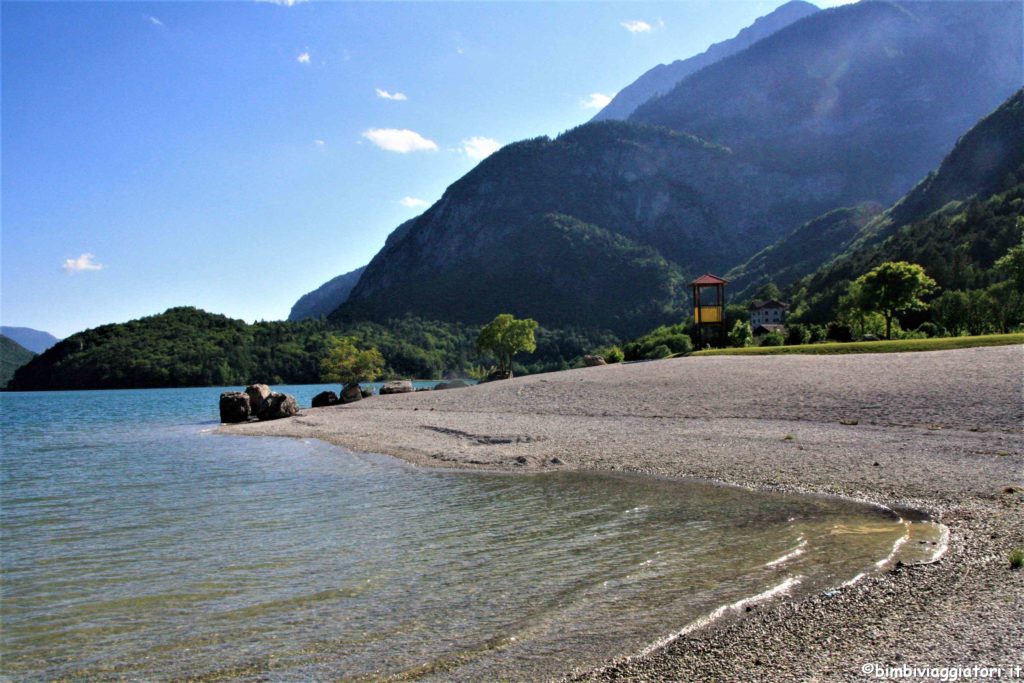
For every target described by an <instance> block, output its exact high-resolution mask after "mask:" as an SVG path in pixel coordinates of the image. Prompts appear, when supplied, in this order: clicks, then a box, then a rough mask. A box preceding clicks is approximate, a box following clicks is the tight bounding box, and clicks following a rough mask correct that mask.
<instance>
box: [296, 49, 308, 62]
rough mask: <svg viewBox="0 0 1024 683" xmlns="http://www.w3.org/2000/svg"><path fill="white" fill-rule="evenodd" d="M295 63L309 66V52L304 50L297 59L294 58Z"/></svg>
mask: <svg viewBox="0 0 1024 683" xmlns="http://www.w3.org/2000/svg"><path fill="white" fill-rule="evenodd" d="M295 61H297V62H298V63H299V64H309V50H306V51H305V52H303V53H302V54H300V55H299V56H298V57H296V58H295Z"/></svg>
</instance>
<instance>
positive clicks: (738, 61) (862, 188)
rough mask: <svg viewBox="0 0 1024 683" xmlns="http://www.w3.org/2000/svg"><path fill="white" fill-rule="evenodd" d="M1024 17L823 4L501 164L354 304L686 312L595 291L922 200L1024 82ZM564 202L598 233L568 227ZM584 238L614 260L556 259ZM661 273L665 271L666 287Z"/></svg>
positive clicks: (620, 328)
mask: <svg viewBox="0 0 1024 683" xmlns="http://www.w3.org/2000/svg"><path fill="white" fill-rule="evenodd" d="M1021 21H1022V5H1021V3H1019V2H911V3H905V4H897V3H886V2H867V3H858V4H855V5H847V6H843V7H839V8H836V9H831V10H826V11H821V12H816V13H814V14H811V15H810V16H807V17H805V18H804V19H801V20H798V21H797V22H795V23H793V24H791V25H790V26H788V27H786V28H783V29H781V30H779V31H778V32H776V33H774V34H772V35H770V36H769V37H767V38H765V39H763V40H761V41H759V42H757V43H755V44H754V45H753V46H751V47H750V48H748V49H747V50H744V51H742V52H740V53H738V54H736V55H733V56H732V57H728V58H726V59H723V60H721V61H719V62H717V63H715V64H713V65H711V66H708V67H706V68H704V69H702V70H700V71H698V72H697V73H694V74H692V75H691V76H689V77H687V78H686V79H684V80H683V81H682V82H681V83H680V84H679V85H678V86H676V88H675V89H673V90H672V91H671V92H670V93H668V94H666V95H665V96H664V97H660V98H656V99H654V100H651V101H649V102H648V103H647V104H645V105H643V106H642V107H641V108H640V109H639V110H637V112H636V114H634V115H633V116H632V117H631V119H630V121H629V122H617V121H602V122H597V123H590V124H587V125H585V126H581V127H579V128H577V129H575V130H572V131H569V132H568V133H565V134H563V135H561V136H559V137H558V138H557V139H554V140H551V139H548V138H539V139H535V140H528V141H524V142H520V143H516V144H512V145H508V146H506V147H505V148H504V149H502V150H500V151H499V152H497V153H495V154H493V155H492V156H490V157H488V158H487V159H486V160H484V161H483V162H481V163H480V164H479V165H478V166H477V167H476V168H475V169H474V170H472V171H471V172H469V173H468V174H467V175H465V176H464V177H463V178H461V179H460V180H458V181H457V182H455V183H454V184H453V185H452V186H451V187H449V188H448V190H447V191H446V192H445V194H444V196H443V197H442V198H441V199H440V200H439V201H438V202H437V203H436V204H434V205H433V206H432V207H431V208H430V209H428V210H427V211H426V212H425V213H424V214H423V215H422V216H420V217H418V218H416V219H415V220H413V221H411V222H409V223H406V224H404V225H403V226H401V228H400V229H399V230H396V231H395V232H394V233H393V234H392V236H391V237H389V239H388V242H387V244H386V245H385V247H384V248H383V249H382V250H381V251H380V252H379V253H378V254H377V256H375V257H374V259H373V260H372V261H371V263H370V264H369V265H368V266H367V269H366V271H365V272H364V273H363V275H362V277H361V278H360V280H359V283H358V284H357V285H356V287H355V288H354V289H353V290H352V292H351V294H350V296H349V299H348V301H347V302H346V303H345V304H343V305H342V306H341V307H340V308H339V309H338V311H337V312H336V317H337V318H339V319H369V320H388V319H392V318H395V317H401V316H403V315H406V314H413V315H419V316H422V317H426V318H430V319H437V320H450V321H461V322H466V323H479V322H484V321H486V320H487V319H489V318H490V317H492V316H493V315H494V314H496V313H499V312H502V311H510V312H516V313H518V314H523V315H532V316H533V317H535V318H537V319H538V320H540V321H541V322H542V324H545V325H551V326H562V325H575V324H580V322H579V318H580V316H579V315H578V311H582V310H588V311H591V314H592V315H593V316H595V317H594V318H592V319H591V320H590V323H591V324H592V325H593V326H595V327H607V328H609V329H612V330H614V331H616V332H618V333H619V334H629V333H630V332H632V331H633V330H634V326H635V325H639V324H640V323H641V321H644V320H647V319H648V318H649V317H650V316H651V315H652V314H653V313H652V312H653V311H657V310H663V311H672V310H677V309H678V308H679V307H680V305H681V302H680V301H679V300H678V299H677V298H674V297H678V296H679V293H678V291H677V290H674V289H673V288H671V287H667V288H666V287H663V286H662V285H661V284H658V285H657V288H656V289H655V290H652V291H645V290H644V289H643V287H642V286H641V285H640V284H639V283H638V284H637V285H636V286H633V287H631V288H630V290H629V292H628V297H627V298H624V297H617V298H616V299H615V304H614V306H612V305H608V306H605V307H604V308H600V307H597V308H596V309H595V308H594V307H592V304H591V302H592V301H593V300H594V296H593V294H592V292H594V291H604V292H606V291H608V290H607V289H606V286H607V285H609V283H611V282H612V281H613V280H614V278H617V277H618V276H619V272H618V270H617V269H621V268H625V267H627V264H629V263H632V262H634V260H635V259H636V258H641V257H640V252H639V251H636V249H639V248H650V249H653V250H654V251H655V252H656V254H657V256H658V257H660V258H661V259H664V261H665V263H666V264H668V265H669V266H677V267H679V268H680V269H681V271H682V272H684V273H685V274H687V275H693V274H697V273H699V272H703V271H712V272H720V273H724V272H725V271H727V270H729V269H730V268H732V267H734V266H737V265H739V264H742V263H744V262H745V261H746V260H747V259H749V258H750V257H751V256H753V255H754V254H756V253H757V252H758V251H760V250H761V249H763V248H764V247H766V246H769V245H771V244H772V243H774V242H776V241H777V240H779V239H780V238H782V237H784V236H785V235H787V234H789V233H791V232H792V231H794V230H796V229H797V228H798V227H800V226H801V225H802V224H804V223H806V222H807V221H810V220H812V219H814V218H816V217H818V216H822V215H824V214H826V213H827V212H829V211H831V210H833V209H836V208H840V207H844V206H857V205H859V204H861V203H863V202H872V201H873V202H878V203H880V204H882V205H888V204H891V203H892V202H893V201H895V200H896V199H897V198H898V197H899V196H901V195H902V194H904V193H906V192H907V191H908V190H909V189H910V188H911V187H912V186H913V185H914V183H915V182H917V181H918V180H919V179H920V178H921V177H923V176H924V175H925V174H926V173H927V172H928V171H929V170H931V169H933V168H935V167H936V166H937V165H938V163H939V162H940V161H941V159H942V157H943V156H944V155H945V154H946V153H947V152H948V151H949V150H950V149H951V148H952V147H953V144H954V143H955V142H956V140H957V137H958V135H960V134H961V133H962V132H964V131H966V130H968V129H969V128H970V127H971V126H972V125H973V124H974V123H975V122H977V121H978V119H980V118H981V117H982V116H984V115H985V114H987V113H988V112H990V111H992V110H993V109H994V108H995V107H996V106H998V105H999V103H1000V102H1002V101H1003V100H1004V99H1005V98H1006V97H1008V96H1009V95H1010V94H1012V93H1013V92H1014V91H1015V90H1017V89H1018V88H1019V87H1020V84H1021V73H1022V69H1021V35H1020V30H1019V28H1020V25H1021ZM638 122H642V123H644V124H652V126H653V127H652V126H648V125H636V124H637V123H638ZM670 129H675V130H670ZM690 133H695V134H696V135H690ZM548 215H557V216H559V217H560V218H559V219H558V225H561V226H563V228H564V226H567V225H574V226H587V228H586V229H585V230H584V229H579V230H576V229H572V230H570V232H571V233H572V236H571V237H567V232H566V230H565V229H558V230H555V229H552V227H551V223H550V221H548V222H545V220H543V218H544V217H545V216H548ZM825 225H826V224H823V223H818V224H815V225H814V226H812V228H813V229H816V230H817V229H821V228H823V227H825ZM835 227H836V226H835V225H832V228H835ZM830 229H831V228H830ZM844 230H845V232H843V234H844V235H845V236H846V237H849V232H850V226H849V225H847V226H846V228H845V229H844ZM588 234H589V235H590V237H587V236H586V235H588ZM608 235H613V236H621V237H623V238H625V239H626V240H627V241H628V246H627V245H624V244H623V243H620V242H618V241H616V240H610V239H608V238H607V236H608ZM598 236H600V237H598ZM567 244H571V245H573V246H572V249H576V250H579V253H587V254H589V255H590V258H591V259H593V261H594V262H595V263H598V262H599V263H603V264H605V265H604V267H603V269H594V270H593V272H588V273H587V277H585V278H584V277H582V271H580V270H574V269H575V268H577V267H578V262H577V261H573V262H572V263H571V264H567V265H566V267H565V268H563V269H561V270H560V269H559V268H558V266H557V265H555V263H554V261H553V259H552V254H555V253H566V252H565V250H566V246H565V245H567ZM601 245H604V246H601ZM597 249H610V250H613V252H616V253H613V254H606V255H605V257H606V258H604V257H602V258H598V256H597V255H596V251H595V250H597ZM497 264H515V270H514V272H515V273H516V277H515V278H504V279H503V278H495V277H494V276H493V273H492V269H494V268H497V267H498V265H497ZM810 267H812V265H811V262H809V261H808V262H805V263H804V264H803V265H801V266H800V267H799V268H798V269H797V270H798V271H801V270H803V269H805V268H810ZM658 268H659V269H660V266H659V267H658ZM661 272H662V273H663V276H659V277H654V278H652V279H650V280H649V282H651V283H664V282H666V277H668V276H667V273H668V271H667V270H663V269H662V270H661ZM569 273H574V274H576V275H577V276H578V277H571V276H568V274H569ZM602 274H603V276H604V277H606V278H607V279H606V280H605V281H603V282H598V281H597V279H595V278H601V277H602ZM669 279H671V278H669ZM556 290H557V296H554V295H552V294H551V293H552V292H555V291H556ZM538 292H548V293H549V294H548V295H547V296H538ZM527 301H529V302H530V305H529V307H527V306H526V305H525V304H524V302H527Z"/></svg>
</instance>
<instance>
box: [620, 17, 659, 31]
mask: <svg viewBox="0 0 1024 683" xmlns="http://www.w3.org/2000/svg"><path fill="white" fill-rule="evenodd" d="M620 25H621V26H622V28H624V29H626V30H627V31H629V32H630V33H650V32H651V31H653V30H654V27H653V26H651V25H650V24H648V23H647V22H646V21H641V20H639V19H633V20H631V21H623V22H621V24H620Z"/></svg>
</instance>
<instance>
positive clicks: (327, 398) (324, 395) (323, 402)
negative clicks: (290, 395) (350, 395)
mask: <svg viewBox="0 0 1024 683" xmlns="http://www.w3.org/2000/svg"><path fill="white" fill-rule="evenodd" d="M337 402H338V395H337V394H336V393H334V392H333V391H321V392H320V393H319V394H317V395H316V396H314V397H313V407H314V408H325V407H327V406H333V405H334V404H335V403H337Z"/></svg>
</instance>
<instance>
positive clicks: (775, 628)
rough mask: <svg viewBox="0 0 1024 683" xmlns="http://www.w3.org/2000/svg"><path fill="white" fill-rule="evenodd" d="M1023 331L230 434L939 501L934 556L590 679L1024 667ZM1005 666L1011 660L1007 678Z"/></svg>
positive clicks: (652, 373) (622, 378) (444, 398)
mask: <svg viewBox="0 0 1024 683" xmlns="http://www.w3.org/2000/svg"><path fill="white" fill-rule="evenodd" d="M1022 390H1024V347H1022V346H1009V347H990V348H979V349H965V350H957V351H937V352H928V353H907V354H886V355H849V356H835V357H829V356H770V357H706V358H681V359H674V360H666V361H656V362H650V363H640V364H632V365H617V366H606V367H599V368H588V369H584V370H574V371H569V372H563V373H554V374H549V375H537V376H533V377H524V378H517V379H515V380H512V381H510V382H498V383H493V384H488V385H483V386H478V387H473V388H469V389H461V390H451V391H443V392H422V393H417V394H407V395H398V396H385V397H374V398H372V399H368V400H365V401H362V402H360V403H356V404H353V405H350V406H339V407H333V408H322V409H317V410H311V409H307V410H303V411H302V414H301V415H300V416H298V417H296V418H293V419H290V420H281V421H278V422H270V423H250V424H245V425H236V426H231V427H225V428H223V431H224V432H226V433H232V434H251V435H272V436H296V437H306V438H319V439H324V440H327V441H330V442H332V443H336V444H339V445H343V446H346V447H348V448H351V449H353V450H360V451H369V452H382V453H388V454H391V455H396V456H399V457H402V458H405V459H406V460H409V461H411V462H413V463H417V464H420V465H425V466H443V467H469V468H488V469H507V470H515V469H544V468H567V467H568V468H579V469H610V470H626V471H632V472H642V473H654V474H659V475H667V476H676V477H682V476H697V477H702V478H708V479H716V480H721V481H725V482H730V483H736V484H743V485H749V486H755V487H758V488H766V489H787V490H799V491H813V492H824V493H838V494H843V495H848V496H853V497H857V498H862V499H867V500H872V501H876V502H881V503H885V504H888V505H894V506H909V507H916V508H920V509H924V510H927V511H928V512H930V513H931V514H933V515H934V516H936V517H938V518H939V519H941V521H942V522H943V523H945V524H946V525H947V526H949V528H950V530H951V545H950V550H949V551H948V553H947V555H946V556H945V557H944V558H943V560H942V561H941V562H939V563H937V564H934V565H929V566H923V567H913V568H903V569H900V570H897V571H894V572H891V573H886V574H884V575H878V576H874V577H871V578H869V579H868V580H865V581H863V582H861V583H859V584H857V585H855V586H853V587H850V588H846V589H843V590H841V591H838V592H837V593H833V594H829V595H828V596H826V595H816V596H810V597H806V598H800V599H782V600H778V601H775V602H773V603H771V604H770V605H766V606H764V607H758V608H755V609H754V610H752V611H751V612H749V613H746V614H744V615H743V616H742V618H740V619H738V620H732V621H729V622H726V623H724V624H722V625H720V626H718V627H717V628H712V629H704V630H701V631H698V632H696V633H693V634H691V635H688V636H686V637H684V638H682V639H680V640H678V641H675V642H673V643H671V644H669V645H668V646H666V647H664V648H662V649H660V650H658V651H655V652H653V653H651V654H649V655H646V656H644V657H638V658H633V659H630V660H628V661H620V662H613V663H609V666H608V667H606V668H603V669H600V670H597V671H592V672H585V673H581V674H578V675H577V676H578V678H579V679H581V680H613V679H619V680H712V679H717V680H878V679H877V678H872V676H871V675H870V674H866V673H865V671H864V669H863V667H865V666H866V665H871V664H878V665H886V664H888V665H892V666H901V665H903V664H905V663H906V664H911V665H927V666H957V665H961V666H975V665H982V666H1003V667H1009V666H1011V665H1024V620H1022V619H1021V618H1020V615H1021V614H1024V572H1021V571H1017V572H1011V571H1010V570H1009V569H1008V568H1007V566H1008V564H1007V559H1006V558H1007V554H1008V553H1009V551H1010V549H1011V548H1014V547H1021V546H1024V493H1022V492H1021V491H1019V490H1018V491H1016V492H1012V493H1008V492H1006V490H1007V487H1020V486H1022V485H1024V398H1022ZM1007 675H1008V674H1004V677H1006V676H1007Z"/></svg>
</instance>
